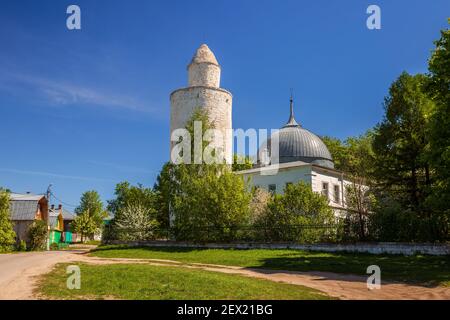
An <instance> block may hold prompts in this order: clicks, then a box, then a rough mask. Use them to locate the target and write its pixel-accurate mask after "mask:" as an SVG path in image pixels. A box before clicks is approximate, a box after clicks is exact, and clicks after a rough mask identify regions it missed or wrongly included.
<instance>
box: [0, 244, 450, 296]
mask: <svg viewBox="0 0 450 320" xmlns="http://www.w3.org/2000/svg"><path fill="white" fill-rule="evenodd" d="M84 252H86V251H84ZM82 253H83V251H82V250H78V251H60V252H40V253H23V254H9V255H0V270H1V272H0V299H34V298H35V297H34V296H33V289H34V288H35V285H36V280H37V279H36V276H38V275H40V274H43V273H46V272H49V271H50V270H51V268H52V267H53V266H54V265H55V264H56V263H60V262H84V263H89V264H133V263H137V264H149V265H155V266H161V267H167V266H172V267H182V268H192V269H201V270H208V271H214V272H222V273H228V274H239V275H243V276H248V277H253V278H259V279H266V280H270V281H277V282H285V283H290V284H295V285H303V286H306V287H310V288H314V289H317V290H320V291H322V292H325V293H326V294H328V295H330V296H332V297H336V298H339V299H346V300H347V299H351V300H355V299H395V300H398V299H445V300H450V288H445V287H433V288H428V287H423V286H417V285H408V284H404V283H393V282H390V283H382V286H381V289H379V290H368V289H367V286H366V277H361V276H355V275H344V274H336V273H331V272H293V271H280V270H265V269H251V268H242V267H233V266H222V265H211V264H200V263H180V262H177V261H172V260H158V259H122V258H108V259H106V258H97V257H89V256H87V255H85V254H82Z"/></svg>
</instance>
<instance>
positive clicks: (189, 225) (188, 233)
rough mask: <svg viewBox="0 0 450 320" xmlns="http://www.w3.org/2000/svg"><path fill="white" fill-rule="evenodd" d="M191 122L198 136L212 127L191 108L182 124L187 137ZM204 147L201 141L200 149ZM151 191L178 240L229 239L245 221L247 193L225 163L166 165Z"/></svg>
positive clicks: (248, 198) (248, 194) (204, 114)
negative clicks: (198, 124)
mask: <svg viewBox="0 0 450 320" xmlns="http://www.w3.org/2000/svg"><path fill="white" fill-rule="evenodd" d="M195 121H201V122H202V131H203V132H202V133H204V132H205V131H206V130H208V129H213V128H214V126H213V124H212V123H211V122H210V121H209V117H208V114H207V113H206V112H205V111H204V110H203V109H195V110H194V112H193V113H192V116H191V118H190V119H189V121H188V123H187V125H186V129H187V131H188V132H189V133H190V135H191V137H193V136H194V123H195ZM193 141H194V139H191V144H192V146H191V152H194V144H193ZM206 146H207V142H205V141H203V144H202V146H201V148H202V149H201V150H202V151H203V150H205V147H206ZM192 159H193V157H192ZM155 190H157V191H158V193H159V195H160V197H161V198H160V201H159V202H160V204H161V207H162V208H163V210H164V212H167V211H169V212H170V215H171V217H172V225H173V227H174V231H175V236H176V238H177V239H179V240H181V239H183V240H193V241H209V240H231V239H233V238H236V237H237V232H238V229H239V226H240V225H242V224H246V223H247V222H248V216H249V203H250V193H249V192H248V191H247V186H246V183H245V182H244V180H243V178H242V177H240V176H238V175H235V174H234V173H232V172H231V168H230V166H228V165H226V164H220V163H219V164H204V163H202V164H184V163H182V164H178V165H174V164H166V165H165V166H164V167H163V171H162V172H161V174H160V175H159V177H158V182H157V185H156V186H155Z"/></svg>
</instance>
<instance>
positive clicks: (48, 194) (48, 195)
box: [47, 183, 52, 205]
mask: <svg viewBox="0 0 450 320" xmlns="http://www.w3.org/2000/svg"><path fill="white" fill-rule="evenodd" d="M51 187H52V184H51V183H50V184H49V185H48V188H47V201H48V204H49V205H50V196H51V194H52V191H51Z"/></svg>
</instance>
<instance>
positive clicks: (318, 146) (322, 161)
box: [258, 98, 334, 168]
mask: <svg viewBox="0 0 450 320" xmlns="http://www.w3.org/2000/svg"><path fill="white" fill-rule="evenodd" d="M275 138H278V142H279V149H278V153H279V163H286V162H293V161H303V162H307V163H313V164H317V165H319V166H323V167H327V168H334V163H333V159H332V157H331V154H330V151H328V148H327V146H326V145H325V143H323V141H322V140H321V139H320V138H319V137H318V136H316V135H315V134H314V133H312V132H310V131H308V130H306V129H304V128H302V127H301V126H300V125H299V124H298V123H297V121H295V119H294V113H293V104H292V98H291V115H290V117H289V121H288V123H287V124H286V125H285V126H284V127H282V128H281V129H280V130H279V131H278V132H276V133H274V134H272V136H271V138H269V139H268V140H267V141H266V142H265V143H264V144H263V145H262V146H261V148H260V150H259V152H258V153H259V155H260V159H261V157H264V155H263V153H265V154H266V155H270V154H271V141H272V140H274V139H275Z"/></svg>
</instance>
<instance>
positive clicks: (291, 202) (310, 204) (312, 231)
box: [255, 181, 335, 242]
mask: <svg viewBox="0 0 450 320" xmlns="http://www.w3.org/2000/svg"><path fill="white" fill-rule="evenodd" d="M334 223H335V218H334V214H333V211H332V210H331V208H330V207H329V206H328V201H327V199H326V198H325V197H324V196H323V195H321V194H318V193H316V192H313V191H312V189H311V186H310V185H308V184H306V183H304V182H303V181H300V182H298V183H295V184H288V185H287V186H286V188H285V189H284V194H282V195H281V194H276V195H274V197H273V199H272V201H270V202H269V204H268V210H267V211H266V214H264V215H262V216H261V217H260V219H258V221H257V222H256V223H255V226H256V227H258V228H261V229H262V230H263V232H265V235H264V236H263V238H265V239H266V240H267V239H270V240H277V241H280V240H282V241H301V242H317V241H323V240H326V239H330V238H333V237H334V236H335V230H331V229H327V228H324V226H325V225H333V224H334Z"/></svg>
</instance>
